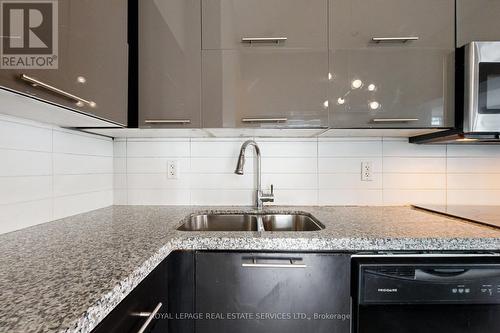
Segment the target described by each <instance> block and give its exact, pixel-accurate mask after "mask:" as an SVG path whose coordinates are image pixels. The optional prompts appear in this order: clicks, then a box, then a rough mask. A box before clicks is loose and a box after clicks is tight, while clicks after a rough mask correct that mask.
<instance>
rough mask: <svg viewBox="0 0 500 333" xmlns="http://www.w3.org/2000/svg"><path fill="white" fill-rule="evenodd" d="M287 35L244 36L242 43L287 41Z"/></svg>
mask: <svg viewBox="0 0 500 333" xmlns="http://www.w3.org/2000/svg"><path fill="white" fill-rule="evenodd" d="M287 40H288V38H287V37H243V38H242V39H241V42H242V43H249V44H252V43H276V44H279V43H281V42H286V41H287Z"/></svg>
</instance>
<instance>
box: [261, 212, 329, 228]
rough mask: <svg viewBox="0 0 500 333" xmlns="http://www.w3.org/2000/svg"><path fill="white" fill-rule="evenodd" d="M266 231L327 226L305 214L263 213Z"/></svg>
mask: <svg viewBox="0 0 500 333" xmlns="http://www.w3.org/2000/svg"><path fill="white" fill-rule="evenodd" d="M262 222H263V224H264V229H265V230H266V231H317V230H321V229H324V228H325V227H324V226H323V225H322V224H321V223H319V222H318V221H316V220H315V219H313V218H312V217H310V216H308V215H305V214H269V215H262Z"/></svg>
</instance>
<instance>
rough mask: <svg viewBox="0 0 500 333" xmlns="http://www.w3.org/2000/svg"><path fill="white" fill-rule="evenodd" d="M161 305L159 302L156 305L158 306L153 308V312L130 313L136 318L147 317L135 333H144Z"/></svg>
mask: <svg viewBox="0 0 500 333" xmlns="http://www.w3.org/2000/svg"><path fill="white" fill-rule="evenodd" d="M162 305H163V304H162V303H161V302H160V303H158V305H156V307H155V308H154V310H153V312H135V313H132V315H133V316H136V317H148V318H147V319H146V321H145V322H144V324H142V326H141V328H139V330H138V331H137V333H144V332H145V331H146V329H147V328H148V326H149V324H151V321H153V319H154V318H155V316H156V314H157V313H158V311H160V309H161V307H162Z"/></svg>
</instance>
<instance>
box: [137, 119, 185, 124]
mask: <svg viewBox="0 0 500 333" xmlns="http://www.w3.org/2000/svg"><path fill="white" fill-rule="evenodd" d="M144 122H145V123H146V124H191V120H189V119H147V120H144Z"/></svg>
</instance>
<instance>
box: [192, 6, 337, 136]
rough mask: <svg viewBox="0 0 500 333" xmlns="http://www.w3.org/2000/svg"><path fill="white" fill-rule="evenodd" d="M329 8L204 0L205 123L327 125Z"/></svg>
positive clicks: (214, 126)
mask: <svg viewBox="0 0 500 333" xmlns="http://www.w3.org/2000/svg"><path fill="white" fill-rule="evenodd" d="M327 8H328V6H327V0H254V1H247V0H204V1H202V22H203V27H202V40H203V50H202V73H203V74H202V92H203V96H202V100H203V107H202V109H203V111H202V114H203V127H206V128H218V127H321V126H327V125H328V98H327V96H328V95H327V93H328V92H327V89H328V88H327V85H328V80H327V73H328V47H327V45H328V38H327V35H328V28H327V26H328V23H327V22H328V11H327Z"/></svg>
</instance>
